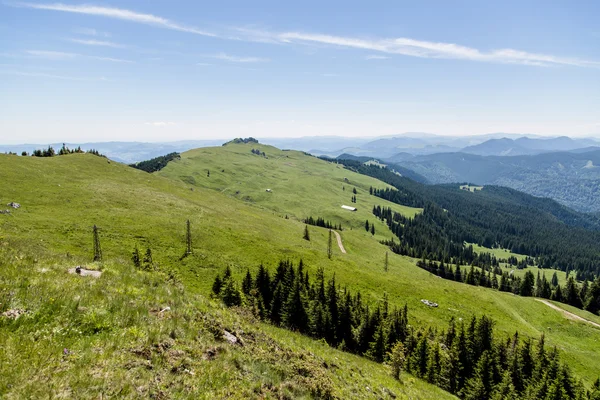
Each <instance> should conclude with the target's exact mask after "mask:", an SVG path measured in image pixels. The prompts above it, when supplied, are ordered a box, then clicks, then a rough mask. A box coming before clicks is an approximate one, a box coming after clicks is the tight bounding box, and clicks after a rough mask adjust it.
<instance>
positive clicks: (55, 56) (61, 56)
mask: <svg viewBox="0 0 600 400" xmlns="http://www.w3.org/2000/svg"><path fill="white" fill-rule="evenodd" d="M25 53H27V54H29V55H30V56H33V57H40V58H47V59H49V60H66V59H73V58H75V57H77V56H78V55H77V54H75V53H65V52H62V51H48V50H26V51H25Z"/></svg>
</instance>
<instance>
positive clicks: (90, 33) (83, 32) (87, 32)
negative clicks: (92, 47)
mask: <svg viewBox="0 0 600 400" xmlns="http://www.w3.org/2000/svg"><path fill="white" fill-rule="evenodd" d="M73 32H74V33H78V34H80V35H87V36H101V37H106V38H108V37H110V36H111V35H110V33H108V32H102V31H98V30H96V29H93V28H77V29H73Z"/></svg>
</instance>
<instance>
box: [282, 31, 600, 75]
mask: <svg viewBox="0 0 600 400" xmlns="http://www.w3.org/2000/svg"><path fill="white" fill-rule="evenodd" d="M277 37H278V38H279V39H280V40H281V41H283V42H285V43H316V44H326V45H333V46H338V47H349V48H356V49H363V50H371V51H378V52H381V53H387V54H399V55H404V56H411V57H420V58H440V59H459V60H470V61H479V62H495V63H504V64H523V65H535V66H552V65H571V66H578V67H600V62H598V61H588V60H583V59H579V58H569V57H559V56H553V55H547V54H538V53H529V52H525V51H520V50H514V49H501V50H493V51H489V52H484V51H481V50H478V49H475V48H471V47H466V46H461V45H458V44H454V43H444V42H427V41H423V40H415V39H409V38H396V39H359V38H353V37H344V36H331V35H323V34H312V33H300V32H287V33H281V34H278V35H277Z"/></svg>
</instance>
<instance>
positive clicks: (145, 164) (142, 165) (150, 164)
mask: <svg viewBox="0 0 600 400" xmlns="http://www.w3.org/2000/svg"><path fill="white" fill-rule="evenodd" d="M180 158H181V154H179V153H177V152H173V153H169V154H166V155H164V156H159V157H155V158H152V159H150V160H146V161H140V162H137V163H134V164H129V166H130V167H133V168H135V169H140V170H142V171H146V172H148V173H152V172H156V171H160V170H161V169H163V168H164V167H166V166H167V164H168V163H169V161H173V160H179V159H180Z"/></svg>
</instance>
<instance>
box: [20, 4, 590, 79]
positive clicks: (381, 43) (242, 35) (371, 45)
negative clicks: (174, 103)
mask: <svg viewBox="0 0 600 400" xmlns="http://www.w3.org/2000/svg"><path fill="white" fill-rule="evenodd" d="M9 5H12V6H16V7H26V8H31V9H37V10H51V11H61V12H68V13H76V14H85V15H96V16H103V17H107V18H113V19H120V20H125V21H130V22H135V23H140V24H146V25H152V26H157V27H161V28H165V29H171V30H175V31H180V32H187V33H193V34H197V35H202V36H209V37H220V38H222V39H229V40H245V41H253V42H262V43H276V44H304V45H329V46H336V47H342V48H353V49H360V50H367V51H370V52H378V53H383V55H394V54H397V55H403V56H409V57H419V58H435V59H454V60H467V61H476V62H487V63H500V64H520V65H529V66H538V67H549V66H576V67H596V68H598V67H600V62H599V61H590V60H585V59H580V58H576V57H561V56H554V55H548V54H539V53H533V52H526V51H522V50H515V49H498V50H490V51H483V50H479V49H475V48H471V47H467V46H462V45H459V44H455V43H445V42H429V41H424V40H416V39H411V38H375V39H363V38H357V37H347V36H335V35H327V34H320V33H303V32H283V33H276V32H270V31H260V30H255V29H247V28H233V31H234V32H235V33H236V34H235V35H233V36H232V35H217V34H214V33H211V32H207V31H204V30H201V29H199V28H196V27H192V26H187V25H183V24H180V23H178V22H174V21H171V20H169V19H167V18H163V17H160V16H156V15H152V14H144V13H139V12H135V11H131V10H127V9H121V8H112V7H100V6H92V5H69V4H63V3H51V4H41V3H12V4H9ZM214 58H219V59H222V60H225V61H230V62H261V61H268V60H265V59H260V58H257V57H233V56H228V55H227V54H224V53H222V54H219V55H217V56H216V57H214ZM372 59H373V58H372Z"/></svg>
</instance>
